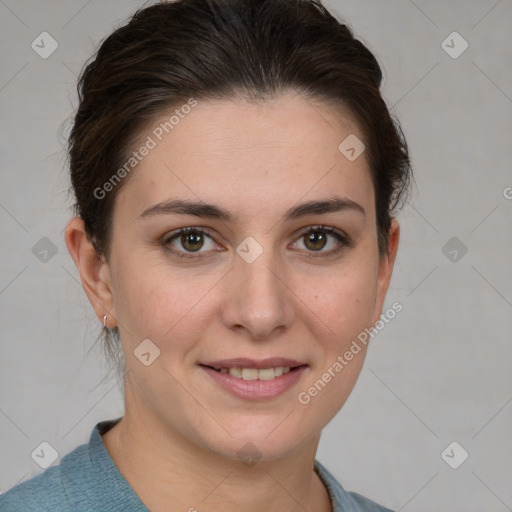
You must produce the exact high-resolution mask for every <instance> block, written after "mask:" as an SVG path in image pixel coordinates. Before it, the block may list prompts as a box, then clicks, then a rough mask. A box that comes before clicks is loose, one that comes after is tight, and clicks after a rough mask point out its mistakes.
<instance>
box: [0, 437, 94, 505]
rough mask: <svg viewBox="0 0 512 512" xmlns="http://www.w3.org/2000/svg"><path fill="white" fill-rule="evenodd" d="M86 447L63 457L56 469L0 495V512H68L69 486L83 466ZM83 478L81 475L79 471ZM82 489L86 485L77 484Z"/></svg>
mask: <svg viewBox="0 0 512 512" xmlns="http://www.w3.org/2000/svg"><path fill="white" fill-rule="evenodd" d="M87 457H88V455H87V445H86V444H83V445H80V446H78V447H77V448H75V449H74V450H73V451H72V452H70V453H68V454H67V455H66V456H64V457H63V458H62V460H61V462H60V464H59V465H57V466H52V467H50V468H48V469H46V470H45V471H44V472H43V473H41V474H39V475H37V476H34V477H33V478H30V479H29V480H25V481H24V482H21V483H20V484H18V485H16V486H14V487H13V488H11V489H9V490H8V491H7V492H5V493H3V494H1V495H0V512H51V511H56V510H58V511H59V512H71V510H72V505H71V502H70V497H69V491H70V489H71V488H72V486H70V485H69V483H71V482H73V481H76V475H77V474H78V473H79V472H81V471H80V470H81V469H83V468H84V467H86V466H87ZM81 478H82V479H83V473H82V472H81ZM81 484H82V485H84V486H86V485H87V482H86V481H83V480H82V482H81Z"/></svg>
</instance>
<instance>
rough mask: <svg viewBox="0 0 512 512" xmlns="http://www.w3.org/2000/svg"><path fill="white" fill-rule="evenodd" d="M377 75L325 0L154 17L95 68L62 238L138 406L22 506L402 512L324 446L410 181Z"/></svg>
mask: <svg viewBox="0 0 512 512" xmlns="http://www.w3.org/2000/svg"><path fill="white" fill-rule="evenodd" d="M381 78H382V75H381V70H380V68H379V65H378V63H377V62H376V60H375V58H374V56H373V55H372V54H371V53H370V52H369V50H368V49H367V48H366V47H365V46H364V45H363V44H361V43H360V42H359V41H358V40H356V39H354V37H353V35H352V33H351V32H350V30H349V29H348V28H347V26H345V25H343V24H341V23H340V22H338V21H337V20H335V19H334V18H333V17H332V16H331V15H330V14H329V12H328V11H327V10H326V9H325V8H324V7H323V6H322V5H321V4H320V3H318V2H314V1H312V0H223V1H221V0H178V1H175V2H170V3H159V4H157V5H154V6H151V7H148V8H145V9H142V10H140V11H139V12H137V13H136V14H135V15H134V17H133V18H132V19H131V20H130V22H129V23H128V24H126V25H125V26H123V27H121V28H119V29H117V30H116V31H115V32H114V33H113V34H112V35H110V37H108V38H107V39H106V40H105V41H104V43H103V44H102V45H101V47H100V49H99V51H98V53H97V55H96V56H95V59H94V60H93V61H92V62H91V63H90V64H88V66H87V67H86V68H85V70H84V72H83V74H82V75H81V77H80V81H79V99H80V104H79V107H78V111H77V114H76V117H75V122H74V125H73V129H72V132H71V135H70V139H69V157H70V171H71V181H72V185H73V191H74V193H75V196H76V204H75V213H76V217H74V218H73V219H71V220H70V221H69V223H68V225H67V228H66V233H65V240H66V244H67V247H68V249H69V252H70V254H71V256H72V258H73V260H74V262H75V264H76V266H77V268H78V270H79V272H80V276H81V279H82V284H83V287H84V290H85V293H86V294H87V296H88V298H89V300H90V302H91V305H92V307H93V308H94V310H95V312H96V315H97V316H98V318H99V320H100V321H101V322H102V323H103V326H104V335H105V339H104V343H105V346H106V348H107V350H108V351H110V352H111V353H112V354H116V350H118V351H119V352H118V354H117V355H118V356H119V361H120V363H119V371H120V373H121V374H122V376H123V385H124V388H123V392H124V399H125V414H124V416H123V417H122V418H118V419H117V420H113V421H103V422H101V423H99V424H98V425H96V427H95V428H94V430H93V432H92V435H91V438H90V442H89V443H88V444H84V445H81V446H79V447H78V448H76V449H75V450H74V451H73V452H71V453H70V454H68V455H67V456H66V457H64V458H63V460H62V461H61V463H60V465H58V466H54V467H51V468H50V469H48V470H46V471H45V472H44V473H43V474H41V475H39V476H37V477H35V478H33V479H31V480H29V481H27V482H24V483H22V484H20V485H18V486H16V487H15V488H13V489H11V490H10V491H9V492H7V493H6V494H4V495H3V496H2V498H1V500H0V503H1V510H2V511H4V510H5V511H11V510H24V511H27V510H31V511H32V510H34V511H35V510H59V511H63V510H73V511H77V510H84V511H85V510H123V511H125V510H133V511H135V510H137V511H139V510H151V511H164V510H188V511H194V510H197V511H199V512H201V511H206V510H208V511H220V510H223V511H225V510H245V511H261V510H266V511H274V510H276V511H277V510H279V511H283V510H286V511H290V512H291V511H299V510H308V511H316V512H327V511H341V510H343V511H385V510H389V509H387V508H384V507H382V506H379V505H377V504H376V503H375V502H373V501H371V500H369V499H367V498H364V497H362V496H361V495H359V494H356V493H349V492H347V491H346V490H345V489H343V487H342V486H341V484H340V483H339V482H337V481H336V479H335V478H334V477H333V476H332V475H331V474H330V473H329V472H328V470H327V469H326V468H325V467H323V466H322V465H321V464H320V463H319V462H318V461H317V460H316V459H315V454H316V450H317V446H318V442H319V439H320V435H321V431H322V429H323V428H324V427H325V426H326V424H327V423H328V422H329V421H330V420H331V419H332V418H333V417H334V416H335V414H336V413H337V412H338V411H339V409H340V408H341V407H342V406H343V404H344V403H345V401H346V400H347V398H348V395H349V394H350V392H351V390H352V388H353V386H354V384H355V382H356V380H357V377H358V375H359V373H360V371H361V368H362V365H363V361H364V357H365V353H366V350H367V345H368V341H367V339H368V336H366V337H365V336H362V334H363V333H367V332H369V329H371V328H372V326H374V325H375V324H376V323H377V322H379V321H381V320H380V317H381V315H382V314H383V305H384V299H385V296H386V292H387V289H388V285H389V282H390V278H391V274H392V270H393V263H394V260H395V255H396V251H397V247H398V240H399V225H398V222H397V221H396V219H395V218H394V213H395V210H396V209H397V207H398V206H399V204H400V203H401V200H402V199H403V197H404V196H405V192H406V191H407V187H408V183H409V180H410V178H411V170H410V165H409V157H408V152H407V146H406V142H405V140H404V138H403V135H402V133H401V130H400V128H399V126H398V124H397V123H396V122H394V121H393V120H392V119H391V117H390V114H389V112H388V109H387V107H386V105H385V103H384V102H383V100H382V98H381V95H380V92H379V86H380V82H381Z"/></svg>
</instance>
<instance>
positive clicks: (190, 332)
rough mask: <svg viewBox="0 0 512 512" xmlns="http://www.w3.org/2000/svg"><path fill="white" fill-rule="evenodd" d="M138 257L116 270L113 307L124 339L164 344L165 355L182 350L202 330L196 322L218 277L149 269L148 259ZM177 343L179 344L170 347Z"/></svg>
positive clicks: (164, 268)
mask: <svg viewBox="0 0 512 512" xmlns="http://www.w3.org/2000/svg"><path fill="white" fill-rule="evenodd" d="M140 256H141V257H140V258H137V257H136V255H131V256H130V257H126V258H123V259H122V261H121V262H120V263H119V265H118V266H117V273H116V283H115V290H116V297H115V305H116V313H117V318H118V320H119V323H120V330H122V328H123V326H124V327H125V332H126V335H125V336H123V339H127V340H130V345H133V344H135V345H136V344H137V343H140V341H142V339H145V338H149V339H151V340H152V341H154V342H155V343H156V344H157V345H158V346H163V345H164V344H165V350H166V351H167V350H170V351H172V349H173V347H176V348H178V347H181V348H183V345H184V344H186V342H187V341H186V340H187V339H193V338H194V334H197V333H200V332H201V330H202V328H203V327H204V326H201V325H200V321H199V319H200V318H201V317H204V316H206V315H207V312H206V309H205V308H206V307H208V291H209V290H210V289H211V288H212V287H214V286H215V283H216V282H217V281H218V276H213V275H211V274H210V275H208V274H205V275H204V276H203V277H200V278H198V277H192V276H191V274H190V270H188V271H183V272H180V271H177V270H176V269H172V270H171V269H170V268H169V266H166V265H165V263H162V262H161V261H160V262H159V263H158V264H155V265H151V264H148V257H147V255H144V257H142V256H143V255H142V254H141V255H140ZM192 318H193V319H194V320H195V321H191V319H192ZM177 339H179V340H180V342H179V344H178V343H169V341H173V340H177Z"/></svg>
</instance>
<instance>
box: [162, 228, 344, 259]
mask: <svg viewBox="0 0 512 512" xmlns="http://www.w3.org/2000/svg"><path fill="white" fill-rule="evenodd" d="M317 232H324V233H327V234H329V235H332V236H334V238H336V239H337V241H338V247H337V248H335V249H332V250H330V251H328V252H320V253H319V254H318V255H317V254H312V253H314V252H315V251H309V254H305V257H306V258H321V257H327V256H334V255H335V254H337V253H339V252H340V251H341V250H343V248H345V247H352V245H353V242H352V239H351V238H350V237H349V236H347V235H346V234H344V233H341V232H339V231H337V230H335V229H334V228H331V227H328V226H311V227H310V228H308V229H307V230H306V231H304V232H303V233H301V234H300V235H299V237H298V238H297V240H299V239H301V238H303V237H304V236H306V235H309V234H311V233H317ZM186 233H197V234H201V235H206V236H208V237H210V238H213V236H212V234H211V233H210V231H209V230H206V229H203V228H195V227H187V228H181V229H179V230H178V231H175V232H173V233H172V234H171V235H169V236H166V237H164V239H163V241H162V245H163V246H164V249H165V250H166V251H167V252H169V253H171V254H172V255H173V256H177V257H178V258H187V259H189V260H199V259H202V258H205V257H206V256H203V255H199V254H202V253H198V255H197V256H192V255H191V254H192V253H187V252H182V251H177V250H175V249H171V248H169V247H167V245H168V244H169V243H170V242H172V241H173V240H174V239H175V238H178V237H179V236H181V235H183V234H186Z"/></svg>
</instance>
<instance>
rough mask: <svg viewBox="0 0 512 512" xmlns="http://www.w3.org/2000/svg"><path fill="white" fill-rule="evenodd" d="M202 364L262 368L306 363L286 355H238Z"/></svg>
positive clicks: (214, 366) (304, 364)
mask: <svg viewBox="0 0 512 512" xmlns="http://www.w3.org/2000/svg"><path fill="white" fill-rule="evenodd" d="M201 366H212V367H213V368H256V369H258V370H261V369H263V368H277V367H278V366H283V367H286V366H289V367H290V368H294V367H296V366H306V363H304V362H301V361H296V360H294V359H287V358H285V357H268V358H267V359H249V358H247V357H237V358H234V359H222V360H219V361H209V362H206V363H201Z"/></svg>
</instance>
